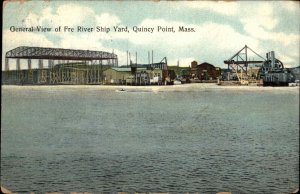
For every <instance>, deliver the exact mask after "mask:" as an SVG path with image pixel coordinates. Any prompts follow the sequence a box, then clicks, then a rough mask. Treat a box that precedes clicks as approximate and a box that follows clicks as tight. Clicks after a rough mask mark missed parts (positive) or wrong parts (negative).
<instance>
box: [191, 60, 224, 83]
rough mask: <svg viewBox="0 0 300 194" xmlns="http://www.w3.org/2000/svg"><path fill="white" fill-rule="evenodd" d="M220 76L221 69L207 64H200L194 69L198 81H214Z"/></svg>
mask: <svg viewBox="0 0 300 194" xmlns="http://www.w3.org/2000/svg"><path fill="white" fill-rule="evenodd" d="M220 75H221V68H219V67H215V66H213V65H212V64H209V63H206V62H204V63H201V64H199V65H197V67H196V76H195V77H198V79H199V80H216V79H217V78H218V77H219V76H220Z"/></svg>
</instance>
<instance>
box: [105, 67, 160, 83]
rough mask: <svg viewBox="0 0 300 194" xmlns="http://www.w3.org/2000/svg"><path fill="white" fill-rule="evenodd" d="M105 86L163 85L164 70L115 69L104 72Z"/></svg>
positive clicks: (140, 68)
mask: <svg viewBox="0 0 300 194" xmlns="http://www.w3.org/2000/svg"><path fill="white" fill-rule="evenodd" d="M103 77H104V83H105V84H118V85H120V84H121V85H150V84H159V85H160V84H162V80H163V70H162V69H151V68H146V67H139V68H136V69H135V68H128V67H113V68H110V69H107V70H105V71H104V72H103Z"/></svg>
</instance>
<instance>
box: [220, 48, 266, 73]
mask: <svg viewBox="0 0 300 194" xmlns="http://www.w3.org/2000/svg"><path fill="white" fill-rule="evenodd" d="M248 50H250V51H252V52H253V53H254V54H255V55H256V56H258V57H259V58H261V59H263V60H249V57H248V54H249V51H248ZM264 61H266V59H265V58H264V57H262V56H260V55H259V54H257V53H256V52H255V51H253V50H252V49H251V48H250V47H248V46H247V45H245V46H244V47H243V48H242V49H241V50H239V51H238V52H237V53H235V54H234V55H233V56H232V57H230V58H229V59H227V60H225V61H224V63H225V64H227V65H228V69H229V67H231V68H232V69H236V71H238V68H239V67H240V69H241V70H243V71H244V72H245V73H246V74H247V68H248V65H249V64H262V63H264Z"/></svg>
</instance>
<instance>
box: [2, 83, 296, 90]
mask: <svg viewBox="0 0 300 194" xmlns="http://www.w3.org/2000/svg"><path fill="white" fill-rule="evenodd" d="M1 87H2V89H16V90H23V89H28V90H44V89H46V90H49V89H50V90H52V89H53V90H66V89H84V90H89V89H92V90H95V89H97V90H99V91H119V92H123V91H124V92H126V91H147V92H181V91H203V90H237V91H249V90H250V91H299V86H295V87H271V86H267V87H263V86H220V85H216V84H215V83H191V84H182V85H159V86H157V85H151V86H128V85H127V86H126V85H23V86H19V85H1Z"/></svg>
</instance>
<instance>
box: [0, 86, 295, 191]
mask: <svg viewBox="0 0 300 194" xmlns="http://www.w3.org/2000/svg"><path fill="white" fill-rule="evenodd" d="M298 98H299V93H298V91H297V89H291V88H286V89H280V90H278V89H274V90H266V91H262V90H258V91H251V90H245V91H238V90H236V91H235V90H224V89H202V90H198V91H197V90H195V91H186V92H156V93H154V92H115V91H103V90H102V91H101V90H99V88H97V87H89V88H84V89H76V88H72V87H66V89H61V88H60V89H57V88H56V87H50V88H44V87H42V88H38V87H36V88H35V89H33V90H29V89H28V88H26V87H24V88H21V89H20V88H19V89H16V88H10V87H8V88H3V89H2V111H1V113H2V116H1V117H2V118H1V120H2V121H1V185H2V186H5V187H7V188H8V189H10V190H13V191H14V192H19V193H22V192H29V191H33V192H37V193H40V192H49V191H51V192H54V191H61V192H71V191H76V192H83V191H85V192H97V191H98V192H116V191H126V192H158V191H159V192H172V193H180V192H201V193H216V192H220V191H231V192H232V193H234V194H235V193H289V192H291V191H293V190H294V189H295V188H297V187H298V185H299V167H298V165H299V99H298Z"/></svg>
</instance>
